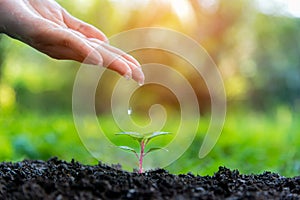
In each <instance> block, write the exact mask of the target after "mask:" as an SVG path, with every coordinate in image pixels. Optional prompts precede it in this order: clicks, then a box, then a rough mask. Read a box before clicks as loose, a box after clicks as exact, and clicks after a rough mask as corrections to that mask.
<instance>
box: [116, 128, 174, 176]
mask: <svg viewBox="0 0 300 200" xmlns="http://www.w3.org/2000/svg"><path fill="white" fill-rule="evenodd" d="M168 134H170V133H169V132H154V133H149V134H141V133H137V132H121V133H116V135H127V136H130V137H131V138H132V139H134V140H135V141H137V142H138V143H139V145H140V152H139V153H138V152H137V151H136V150H135V149H134V148H131V147H128V146H118V147H119V148H120V149H123V150H125V151H130V152H133V153H134V154H135V156H136V157H137V159H138V161H139V173H143V160H144V158H145V156H146V155H147V154H148V153H150V152H153V151H156V150H160V149H163V150H166V149H164V148H162V147H154V148H150V149H149V150H147V151H145V148H146V145H147V144H148V143H149V142H150V140H151V139H153V138H156V137H158V136H161V135H168Z"/></svg>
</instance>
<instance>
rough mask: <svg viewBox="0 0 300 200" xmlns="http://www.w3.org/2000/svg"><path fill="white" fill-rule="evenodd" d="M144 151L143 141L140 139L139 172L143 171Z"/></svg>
mask: <svg viewBox="0 0 300 200" xmlns="http://www.w3.org/2000/svg"><path fill="white" fill-rule="evenodd" d="M144 151H145V142H144V141H143V140H142V142H141V152H140V159H139V173H143V159H144Z"/></svg>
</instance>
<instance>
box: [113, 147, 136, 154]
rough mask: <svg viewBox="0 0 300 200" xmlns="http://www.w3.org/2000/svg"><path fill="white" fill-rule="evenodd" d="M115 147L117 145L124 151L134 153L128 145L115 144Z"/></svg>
mask: <svg viewBox="0 0 300 200" xmlns="http://www.w3.org/2000/svg"><path fill="white" fill-rule="evenodd" d="M117 147H119V148H120V149H122V150H125V151H131V152H133V153H136V151H135V149H134V148H131V147H128V146H117Z"/></svg>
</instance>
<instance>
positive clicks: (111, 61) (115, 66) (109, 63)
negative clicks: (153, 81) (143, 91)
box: [89, 39, 145, 85]
mask: <svg viewBox="0 0 300 200" xmlns="http://www.w3.org/2000/svg"><path fill="white" fill-rule="evenodd" d="M89 41H90V42H91V44H93V46H94V47H95V48H96V49H97V51H98V52H100V54H101V55H102V57H103V60H104V63H103V64H104V66H106V67H107V68H109V69H111V70H114V71H116V72H118V73H119V74H121V75H123V76H124V77H127V78H133V79H134V80H135V81H137V82H138V83H139V84H140V85H143V84H144V79H145V77H144V73H143V72H142V69H141V67H140V64H139V63H138V61H136V60H135V59H134V58H133V57H132V56H130V55H128V54H126V53H124V52H123V51H121V50H119V49H117V48H115V47H112V46H110V45H108V44H104V43H103V42H102V43H101V42H100V43H99V41H96V40H93V39H89ZM128 67H129V70H130V71H128ZM125 69H127V70H125Z"/></svg>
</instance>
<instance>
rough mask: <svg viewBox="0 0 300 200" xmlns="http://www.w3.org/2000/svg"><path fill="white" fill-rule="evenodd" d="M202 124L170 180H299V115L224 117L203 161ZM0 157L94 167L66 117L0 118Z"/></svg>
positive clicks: (236, 114)
mask: <svg viewBox="0 0 300 200" xmlns="http://www.w3.org/2000/svg"><path fill="white" fill-rule="evenodd" d="M102 120H103V124H106V129H109V128H108V127H111V126H112V125H111V122H110V119H109V118H107V119H106V118H105V117H104V118H103V117H102ZM208 122H209V117H203V118H202V119H201V122H200V127H199V131H198V132H199V134H198V135H197V136H196V138H195V140H194V142H193V143H192V145H191V146H190V148H189V149H188V150H187V151H186V152H185V153H184V154H183V155H182V156H181V157H180V158H179V159H178V160H177V161H176V162H174V163H173V164H171V165H170V166H168V167H166V168H167V170H169V171H170V172H172V173H176V174H178V173H187V172H193V173H195V174H199V175H212V174H213V173H214V172H216V171H217V170H218V167H219V166H226V167H229V168H231V169H239V170H240V172H242V173H247V174H249V173H261V172H263V171H266V170H268V171H272V172H278V173H280V174H281V175H284V176H296V175H299V171H300V151H299V148H300V131H299V130H300V116H299V114H295V113H293V112H291V111H290V110H289V109H287V108H286V107H279V108H278V109H277V110H276V111H274V112H272V113H269V114H263V113H256V112H228V114H227V118H226V122H225V125H224V129H223V132H222V135H221V136H220V138H219V140H218V143H217V145H216V146H215V147H214V148H213V150H212V151H211V152H210V153H209V154H208V155H207V156H206V157H205V158H203V159H199V158H198V151H199V147H200V144H201V142H202V138H203V136H204V133H205V130H206V129H207V125H208ZM168 126H171V125H168ZM170 129H172V127H170ZM111 130H113V133H111V134H114V133H115V131H116V130H117V128H116V127H111ZM87 136H88V130H87ZM123 139H124V138H121V139H119V138H115V140H114V142H115V143H117V144H121V143H122V144H124V142H126V141H124V140H123ZM118 140H122V141H118ZM159 142H160V143H161V144H162V143H164V142H166V141H159ZM126 145H127V144H126ZM99 146H101V143H99ZM0 151H1V154H0V160H1V161H18V160H22V159H24V158H31V159H44V160H45V159H48V158H50V157H52V156H58V157H59V158H60V159H64V160H71V159H72V158H75V159H76V160H78V161H80V162H83V163H86V164H95V163H97V160H96V159H95V158H93V157H92V156H91V155H90V153H89V152H88V151H87V150H86V149H85V147H84V145H83V144H82V142H81V140H80V138H79V136H78V134H77V132H76V129H75V126H74V122H73V118H72V114H47V115H41V114H37V113H31V112H25V113H22V114H21V113H11V114H5V115H1V116H0ZM109 156H111V155H109ZM116 162H118V161H116Z"/></svg>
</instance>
